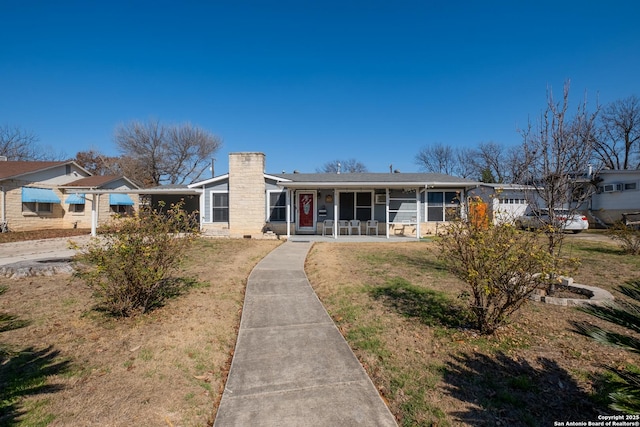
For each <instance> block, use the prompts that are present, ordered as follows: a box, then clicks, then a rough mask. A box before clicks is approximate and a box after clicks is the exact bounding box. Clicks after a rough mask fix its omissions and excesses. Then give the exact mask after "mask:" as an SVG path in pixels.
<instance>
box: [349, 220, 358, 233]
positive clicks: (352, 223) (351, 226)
mask: <svg viewBox="0 0 640 427" xmlns="http://www.w3.org/2000/svg"><path fill="white" fill-rule="evenodd" d="M351 230H357V231H358V236H359V235H360V220H359V219H352V220H351V221H349V234H351Z"/></svg>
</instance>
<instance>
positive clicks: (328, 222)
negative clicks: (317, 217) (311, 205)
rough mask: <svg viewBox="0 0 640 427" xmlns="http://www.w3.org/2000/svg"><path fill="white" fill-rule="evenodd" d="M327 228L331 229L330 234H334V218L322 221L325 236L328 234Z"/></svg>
mask: <svg viewBox="0 0 640 427" xmlns="http://www.w3.org/2000/svg"><path fill="white" fill-rule="evenodd" d="M327 230H328V231H329V235H331V236H333V220H332V219H325V220H324V221H323V222H322V235H323V236H325V235H326V233H327Z"/></svg>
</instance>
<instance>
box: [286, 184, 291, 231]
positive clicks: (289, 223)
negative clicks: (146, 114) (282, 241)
mask: <svg viewBox="0 0 640 427" xmlns="http://www.w3.org/2000/svg"><path fill="white" fill-rule="evenodd" d="M286 198H287V214H286V215H287V240H288V239H289V237H291V199H292V197H291V190H289V189H288V188H287V193H286Z"/></svg>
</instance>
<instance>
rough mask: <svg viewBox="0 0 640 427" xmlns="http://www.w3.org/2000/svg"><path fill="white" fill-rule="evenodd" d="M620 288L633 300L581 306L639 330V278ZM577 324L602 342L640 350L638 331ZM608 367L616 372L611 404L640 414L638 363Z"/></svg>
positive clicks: (613, 372) (583, 332)
mask: <svg viewBox="0 0 640 427" xmlns="http://www.w3.org/2000/svg"><path fill="white" fill-rule="evenodd" d="M618 289H619V290H620V292H622V293H623V294H625V295H626V296H628V297H630V298H631V299H633V300H634V302H633V303H627V302H618V303H617V304H615V305H614V304H612V305H605V306H587V307H584V308H582V310H583V311H585V312H587V313H589V314H592V315H594V316H596V317H598V318H600V319H603V320H606V321H608V322H610V323H612V324H614V325H618V326H622V327H624V328H626V329H628V330H629V331H630V332H631V331H633V332H635V333H636V334H637V333H640V280H637V281H635V282H629V283H628V284H627V285H623V286H620V287H619V288H618ZM574 326H575V327H576V331H577V332H578V333H580V334H582V335H586V336H588V337H591V338H593V339H594V340H596V341H598V342H600V343H604V344H608V345H612V346H615V347H619V348H624V349H625V350H628V351H631V352H632V353H636V354H640V339H638V337H637V335H636V336H633V335H631V334H624V333H618V332H612V331H608V330H605V329H603V328H600V327H597V326H595V325H592V324H589V323H586V322H580V323H575V324H574ZM608 371H609V372H610V373H612V374H613V377H612V380H611V382H610V386H611V387H612V388H613V390H614V391H613V392H612V393H610V394H609V397H610V398H611V401H612V403H611V408H612V409H615V410H617V411H622V412H626V413H629V414H640V371H638V369H637V367H635V368H634V367H631V368H629V369H620V368H616V367H609V368H608Z"/></svg>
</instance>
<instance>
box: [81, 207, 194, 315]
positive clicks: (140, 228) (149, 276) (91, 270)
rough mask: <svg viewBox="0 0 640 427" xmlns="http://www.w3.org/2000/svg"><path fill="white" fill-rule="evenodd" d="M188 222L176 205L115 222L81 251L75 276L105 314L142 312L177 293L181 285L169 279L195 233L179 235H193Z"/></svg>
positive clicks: (184, 213)
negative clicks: (93, 296) (85, 286)
mask: <svg viewBox="0 0 640 427" xmlns="http://www.w3.org/2000/svg"><path fill="white" fill-rule="evenodd" d="M193 221H194V215H191V214H187V213H186V212H185V211H184V210H183V209H182V205H181V204H178V205H172V206H171V207H170V208H169V209H168V210H166V211H162V210H151V209H143V210H141V212H139V213H136V214H134V215H132V216H127V217H118V218H114V220H113V221H111V222H110V223H109V224H108V225H106V226H105V227H104V228H103V229H102V230H101V231H102V233H101V235H100V236H99V237H98V238H95V239H92V240H91V242H90V243H89V245H87V246H86V247H85V248H82V251H81V253H80V255H79V256H78V257H77V259H76V267H77V271H78V274H79V275H80V277H82V278H83V279H84V280H85V281H86V283H87V284H88V285H89V286H90V287H91V288H92V289H93V290H94V292H95V294H96V296H97V297H98V299H99V300H100V302H101V305H102V307H103V308H104V309H105V310H107V311H108V312H110V313H112V314H115V315H119V316H131V315H134V314H136V313H144V312H146V311H147V310H149V309H152V308H154V307H157V306H159V305H161V304H162V303H163V302H164V301H165V300H166V298H168V297H170V296H172V295H175V294H176V293H178V292H179V291H180V290H181V288H182V281H181V280H180V279H178V278H175V277H173V274H174V273H175V272H176V271H177V270H178V267H179V263H180V258H181V256H182V254H183V253H184V251H185V249H186V248H187V247H188V246H189V245H190V244H191V242H192V241H193V238H194V236H195V235H196V234H195V233H188V234H178V231H183V230H192V229H193Z"/></svg>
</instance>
